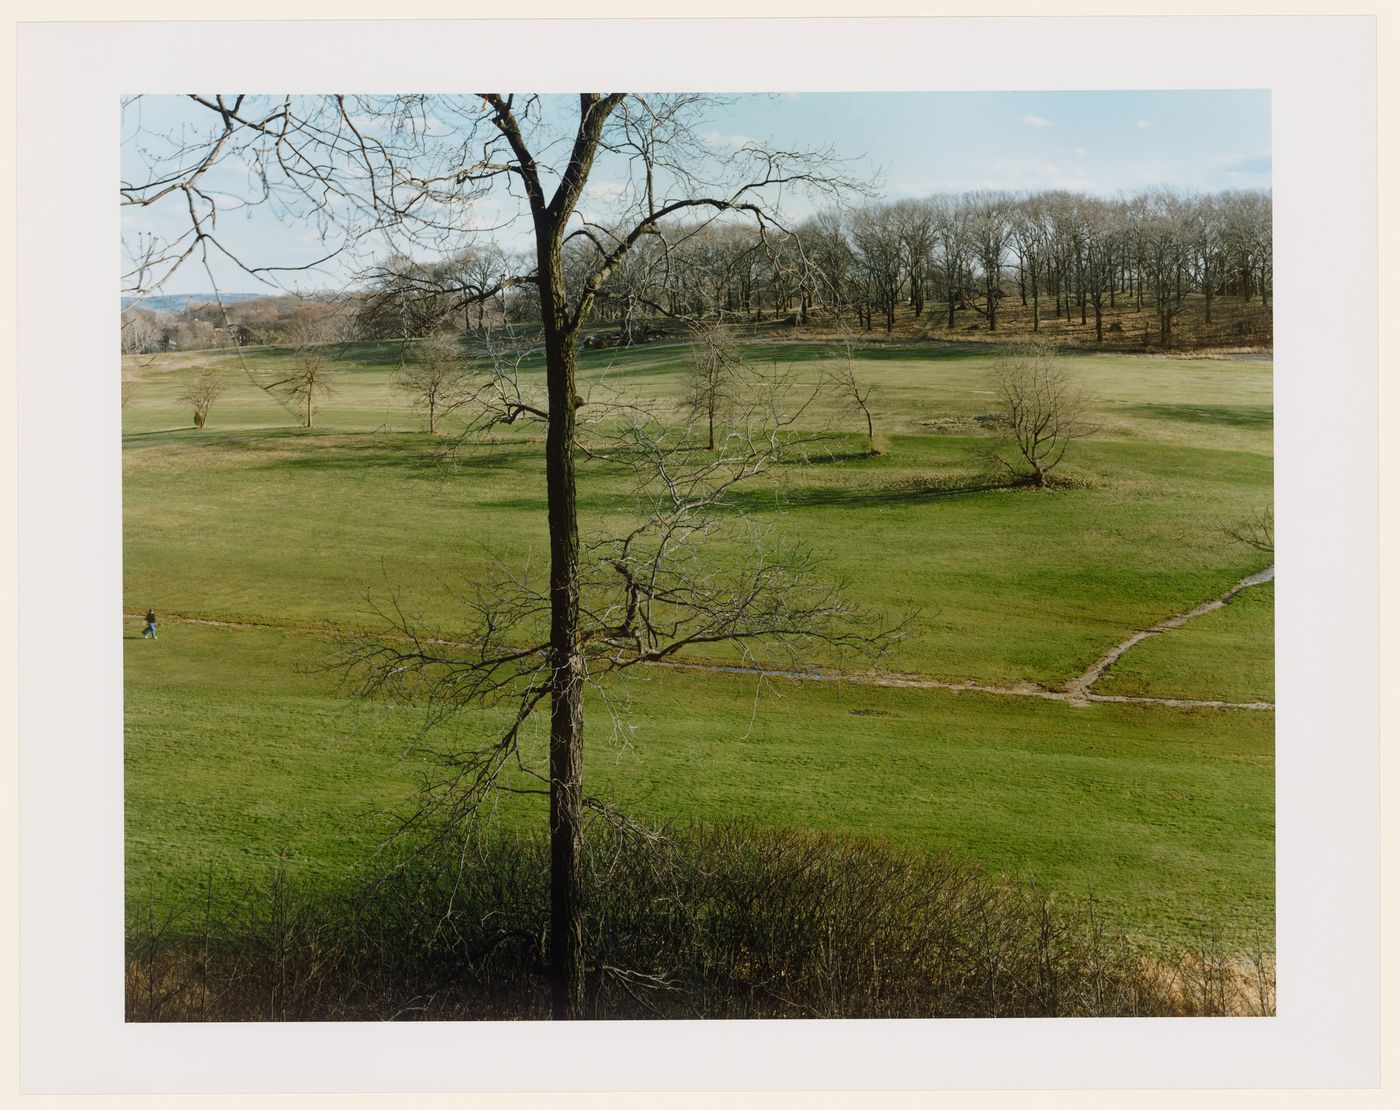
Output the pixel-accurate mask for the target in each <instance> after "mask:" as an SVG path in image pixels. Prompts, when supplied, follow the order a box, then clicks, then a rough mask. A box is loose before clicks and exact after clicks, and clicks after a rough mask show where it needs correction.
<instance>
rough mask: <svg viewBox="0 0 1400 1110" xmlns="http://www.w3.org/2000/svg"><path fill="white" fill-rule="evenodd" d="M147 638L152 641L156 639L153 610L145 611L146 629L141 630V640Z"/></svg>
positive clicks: (154, 612)
mask: <svg viewBox="0 0 1400 1110" xmlns="http://www.w3.org/2000/svg"><path fill="white" fill-rule="evenodd" d="M147 636H149V637H150V638H151V639H152V640H154V639H155V638H156V611H155V610H154V609H147V610H146V627H145V628H143V629H142V630H141V638H142V639H145V638H146V637H147Z"/></svg>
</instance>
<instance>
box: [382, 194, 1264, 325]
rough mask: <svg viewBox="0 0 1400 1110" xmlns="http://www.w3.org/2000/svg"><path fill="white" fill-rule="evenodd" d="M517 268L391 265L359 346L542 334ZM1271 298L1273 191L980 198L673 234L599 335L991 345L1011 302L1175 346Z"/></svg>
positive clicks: (691, 227)
mask: <svg viewBox="0 0 1400 1110" xmlns="http://www.w3.org/2000/svg"><path fill="white" fill-rule="evenodd" d="M601 249H602V248H601V246H600V244H598V243H597V242H594V241H591V240H589V239H588V238H586V237H580V238H578V239H575V240H571V241H570V242H569V243H567V244H566V245H565V249H564V252H563V259H562V261H563V267H564V270H565V273H566V275H567V274H570V273H574V272H577V273H579V274H582V273H585V272H587V271H588V270H589V268H590V266H592V265H594V264H595V262H596V259H597V256H598V254H599V251H600V250H601ZM520 269H521V266H520V262H519V260H518V259H515V258H513V257H511V256H510V255H509V253H508V252H506V251H503V250H501V249H499V248H497V247H491V248H488V249H485V250H482V249H475V248H474V249H471V250H468V251H464V252H462V253H461V254H459V255H456V256H453V257H451V258H448V259H445V260H441V261H438V262H433V263H422V262H415V261H413V260H412V259H409V258H407V257H402V256H401V257H397V258H393V259H389V260H388V261H387V262H386V263H385V264H383V265H382V266H380V267H378V268H377V269H376V270H375V271H374V272H373V273H372V274H371V275H370V276H369V279H368V281H367V283H366V286H365V288H364V290H363V291H362V292H361V293H360V294H359V295H358V298H357V307H356V311H355V323H356V330H357V333H358V334H359V335H360V336H361V337H362V338H365V339H391V338H412V337H417V336H422V335H429V334H434V333H439V332H443V331H452V330H465V331H483V330H485V329H487V328H488V327H490V326H494V325H496V324H499V323H529V322H535V321H538V320H539V302H538V296H537V295H536V294H535V291H534V287H532V286H528V285H527V286H519V287H500V288H499V289H498V291H497V292H496V293H495V294H494V295H492V296H483V293H484V292H485V291H487V290H490V289H492V288H493V287H497V286H499V285H500V282H501V280H502V278H504V277H505V276H506V275H507V274H511V273H517V272H519V271H520ZM1272 286H1273V232H1272V200H1271V197H1270V195H1269V194H1268V193H1267V192H1261V191H1250V192H1223V193H1214V194H1183V193H1178V192H1174V191H1172V190H1169V189H1154V190H1150V191H1146V192H1143V193H1139V194H1137V195H1134V196H1128V197H1119V198H1116V199H1105V198H1101V197H1096V196H1091V195H1087V194H1082V193H1072V192H1066V191H1063V190H1057V191H1052V192H1034V193H1006V192H987V191H979V192H971V193H963V194H960V195H940V196H934V197H929V198H927V199H922V200H900V201H883V202H876V203H870V204H866V205H863V206H857V207H850V208H845V209H829V210H827V211H823V212H820V213H819V214H817V215H815V216H812V217H811V218H809V219H807V220H805V221H804V222H802V223H800V224H797V225H795V226H793V227H792V228H790V229H779V228H776V227H774V226H771V225H770V226H763V225H759V226H755V225H753V224H752V223H738V222H732V221H722V220H713V219H711V220H706V221H704V222H699V223H689V224H687V223H671V224H667V225H665V226H663V227H661V228H658V230H657V231H656V233H655V234H652V235H649V236H647V237H645V238H643V239H641V240H639V241H638V242H636V243H634V244H633V245H632V246H631V248H630V250H629V251H628V253H627V254H626V256H625V257H624V259H623V260H622V262H621V263H620V264H619V265H617V266H616V267H615V268H614V270H613V271H612V272H611V273H610V274H609V276H608V278H607V280H606V281H605V282H604V283H603V284H602V285H601V287H600V288H599V290H598V295H597V305H596V308H595V310H594V314H593V317H594V319H595V320H603V321H612V322H614V323H615V324H616V325H617V337H616V341H617V342H619V343H621V344H624V345H625V344H630V343H632V342H635V341H637V340H638V339H639V338H644V337H645V335H646V333H647V331H648V329H649V328H652V327H653V326H654V322H655V321H657V320H662V319H667V318H680V319H702V320H703V319H726V320H730V321H735V322H751V323H761V322H764V321H773V320H780V321H786V322H788V323H792V324H800V325H806V324H815V325H820V324H822V323H824V322H828V323H829V322H841V323H843V324H846V325H848V326H851V327H853V328H855V329H857V330H863V331H866V332H875V331H883V332H885V333H889V332H892V331H893V330H894V328H895V326H896V321H897V319H898V318H899V316H900V315H901V314H905V315H907V316H910V317H912V318H914V319H915V320H920V321H923V322H924V323H925V324H926V326H935V325H937V324H942V325H944V326H946V328H948V329H950V330H951V329H954V328H956V327H958V326H959V325H960V323H965V322H971V323H975V324H976V325H977V326H978V327H985V329H986V330H987V331H989V332H994V331H996V330H997V326H998V323H999V321H1000V319H1001V316H1002V305H1003V302H1005V301H1007V300H1008V298H1010V299H1014V301H1016V302H1018V303H1019V304H1020V305H1021V306H1023V307H1024V308H1025V309H1026V310H1028V312H1029V315H1030V330H1031V331H1032V332H1033V333H1038V332H1039V331H1040V330H1041V324H1042V322H1043V321H1045V320H1048V319H1052V318H1053V319H1063V320H1071V319H1074V318H1077V320H1078V323H1080V324H1081V325H1085V326H1087V325H1088V324H1089V323H1090V322H1092V324H1093V328H1094V336H1095V339H1096V340H1097V341H1099V342H1102V341H1103V338H1104V331H1105V328H1106V327H1112V324H1111V322H1109V321H1108V320H1107V319H1106V317H1107V315H1108V313H1109V312H1110V311H1111V310H1113V309H1115V308H1119V307H1122V306H1131V307H1132V308H1134V309H1136V310H1138V311H1145V312H1147V313H1149V314H1150V316H1151V317H1152V319H1153V321H1154V328H1153V333H1154V334H1153V335H1152V337H1151V338H1152V339H1153V340H1154V341H1155V342H1156V343H1159V344H1161V345H1164V346H1165V345H1170V344H1172V343H1173V342H1174V340H1175V338H1176V336H1175V330H1174V329H1175V325H1176V322H1177V320H1178V317H1179V316H1180V314H1181V312H1182V309H1183V306H1184V305H1185V304H1186V301H1187V298H1188V297H1191V296H1196V297H1197V298H1199V299H1200V300H1201V301H1203V302H1204V303H1203V308H1204V322H1205V323H1206V324H1211V323H1213V322H1214V316H1215V313H1216V305H1217V302H1218V301H1219V299H1220V298H1225V297H1229V298H1236V299H1238V300H1240V301H1243V302H1250V301H1253V300H1255V299H1256V298H1257V299H1258V302H1259V304H1260V306H1261V307H1262V309H1263V310H1264V311H1266V312H1267V310H1268V306H1269V296H1270V293H1271V291H1272Z"/></svg>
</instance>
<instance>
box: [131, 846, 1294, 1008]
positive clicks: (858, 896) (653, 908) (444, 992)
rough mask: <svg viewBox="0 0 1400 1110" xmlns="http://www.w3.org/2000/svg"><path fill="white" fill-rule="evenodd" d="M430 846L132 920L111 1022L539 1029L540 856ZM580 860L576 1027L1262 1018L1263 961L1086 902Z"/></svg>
mask: <svg viewBox="0 0 1400 1110" xmlns="http://www.w3.org/2000/svg"><path fill="white" fill-rule="evenodd" d="M440 850H441V851H442V852H443V854H442V855H441V856H439V857H436V858H434V857H429V856H422V855H420V856H412V857H408V858H406V859H404V860H403V861H402V862H401V864H400V866H398V867H396V868H394V869H393V870H392V871H391V872H390V873H389V874H388V875H387V876H386V877H385V878H383V879H381V880H379V881H378V882H376V883H374V884H372V885H368V886H366V887H364V888H361V889H359V890H356V891H354V892H353V893H348V894H346V893H341V894H316V893H314V892H311V891H297V890H295V889H293V887H292V885H291V884H290V883H289V882H288V881H287V879H286V877H285V876H284V875H281V874H274V875H273V876H272V877H271V879H270V880H269V881H268V882H267V883H266V884H265V885H264V886H263V887H261V888H260V889H258V890H256V891H250V892H248V893H247V895H246V897H245V898H244V899H243V900H242V902H241V903H240V904H239V905H238V906H236V907H235V908H234V909H232V910H230V911H228V912H226V913H224V914H223V915H221V916H218V917H214V916H212V915H210V914H209V913H208V912H207V910H203V911H201V910H195V911H194V912H192V914H191V915H190V917H191V918H192V919H187V920H179V919H170V918H167V919H164V920H157V919H155V918H153V917H152V916H151V915H149V914H146V915H144V916H142V917H141V918H140V919H139V920H137V921H134V922H133V923H132V926H131V930H130V934H129V936H128V944H127V1017H128V1020H133V1021H200V1020H221V1021H229V1020H233V1021H237V1020H275V1021H282V1020H366V1019H370V1020H373V1019H411V1018H418V1019H440V1020H452V1019H457V1020H460V1019H508V1018H546V1017H548V1016H549V1013H550V994H549V988H548V984H547V981H546V979H545V977H544V973H543V972H544V969H543V949H544V938H545V935H546V932H547V927H548V922H547V919H546V916H547V915H546V910H545V907H546V906H547V905H548V889H547V879H548V873H549V870H548V847H547V844H546V842H545V841H544V840H543V839H542V838H532V839H523V840H517V839H508V838H504V837H502V838H497V839H494V840H491V841H489V842H486V841H483V842H475V843H472V844H469V845H465V846H464V845H460V844H459V845H456V846H455V847H453V848H451V849H450V850H448V849H447V848H446V847H445V846H443V847H442V848H441V849H440ZM584 864H585V867H584V907H585V908H584V914H583V926H584V964H585V969H586V979H585V1000H584V1005H585V1016H588V1017H592V1018H653V1017H654V1018H700V1017H704V1018H796V1017H822V1018H854V1017H998V1016H1007V1017H1010V1016H1016V1017H1036V1016H1043V1017H1049V1016H1073V1015H1084V1016H1087V1015H1120V1016H1121V1015H1148V1014H1152V1015H1169V1014H1228V1013H1269V1012H1272V1007H1273V994H1272V990H1273V973H1272V965H1271V963H1269V962H1267V961H1265V960H1264V959H1263V958H1262V957H1261V958H1256V959H1253V960H1245V959H1241V958H1239V957H1232V958H1225V957H1223V956H1221V955H1219V954H1218V953H1212V952H1208V951H1205V950H1202V951H1200V952H1197V953H1188V954H1177V955H1173V956H1170V957H1169V956H1165V955H1163V954H1161V953H1155V954H1152V955H1150V956H1149V955H1148V954H1146V953H1144V952H1142V951H1140V950H1138V949H1136V948H1134V947H1133V946H1131V945H1130V944H1128V943H1127V942H1125V941H1123V940H1121V939H1119V938H1114V937H1110V936H1109V935H1108V934H1107V933H1106V932H1105V931H1104V929H1103V928H1102V925H1101V923H1100V922H1099V921H1098V919H1097V918H1096V917H1095V915H1094V912H1093V907H1092V906H1081V905H1068V904H1065V903H1064V902H1062V901H1060V900H1058V899H1056V898H1055V897H1054V896H1052V895H1049V894H1047V893H1045V892H1043V891H1040V890H1038V889H1036V888H1035V887H1034V886H1030V885H1016V884H1007V883H997V882H993V881H991V880H989V879H988V878H987V877H986V876H984V875H982V874H981V873H979V872H978V871H977V870H976V869H974V868H971V867H968V866H965V865H962V864H959V863H956V862H952V861H949V860H947V859H943V858H929V857H924V856H920V855H914V854H911V853H907V852H901V851H896V850H894V849H891V848H888V847H884V846H881V845H878V844H871V843H867V842H864V841H858V840H853V839H846V838H840V837H834V836H819V835H813V834H807V833H801V832H790V831H789V832H774V831H756V830H752V829H746V828H738V827H732V826H725V827H717V828H701V829H696V830H692V831H689V832H686V833H683V834H675V835H671V836H666V837H663V836H660V835H656V834H642V833H637V832H635V831H634V832H631V833H627V834H624V833H621V832H618V831H616V830H613V829H611V827H607V828H606V829H604V828H600V829H598V830H597V831H595V832H594V833H593V834H592V835H590V837H589V838H587V840H586V850H585V859H584ZM202 904H206V905H207V903H202Z"/></svg>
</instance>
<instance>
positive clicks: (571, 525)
mask: <svg viewBox="0 0 1400 1110" xmlns="http://www.w3.org/2000/svg"><path fill="white" fill-rule="evenodd" d="M540 238H541V240H542V246H541V250H540V252H539V262H540V270H539V273H540V302H541V308H542V310H543V313H542V314H543V317H544V336H545V364H546V367H547V377H548V391H549V430H548V434H547V436H546V439H545V482H546V486H547V488H548V498H549V506H548V510H549V557H550V562H549V594H550V632H549V653H550V688H549V696H550V715H549V855H550V881H549V960H550V966H549V975H550V994H551V997H552V1000H553V1012H554V1018H555V1019H556V1020H566V1019H570V1018H578V1017H582V1016H583V921H582V913H581V908H582V907H581V905H580V899H581V894H582V876H581V872H582V860H583V680H584V660H583V653H582V651H581V650H580V646H579V582H578V572H579V546H578V507H577V497H576V491H575V476H574V435H575V432H574V427H575V415H576V411H577V405H578V398H577V392H576V389H575V381H574V378H575V345H574V344H575V335H574V332H573V330H572V329H571V328H570V327H569V324H568V313H567V309H566V307H565V303H564V290H563V286H564V282H563V271H562V267H561V265H560V262H559V252H558V251H557V250H556V251H552V252H546V250H545V249H544V247H543V242H544V241H547V240H552V239H553V238H555V236H553V235H549V234H545V235H541V237H540Z"/></svg>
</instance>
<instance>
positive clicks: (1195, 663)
mask: <svg viewBox="0 0 1400 1110" xmlns="http://www.w3.org/2000/svg"><path fill="white" fill-rule="evenodd" d="M1273 631H1274V584H1273V583H1272V582H1265V583H1264V584H1263V585H1260V586H1252V587H1250V588H1249V589H1247V590H1245V591H1244V592H1243V593H1240V594H1238V595H1237V596H1236V597H1235V598H1234V600H1232V601H1231V602H1230V603H1229V604H1228V605H1226V606H1225V608H1223V609H1218V610H1216V611H1215V612H1213V613H1207V614H1206V615H1205V616H1203V617H1198V618H1197V619H1196V620H1193V621H1191V622H1190V623H1189V624H1186V625H1183V626H1182V627H1180V628H1173V629H1170V630H1169V631H1167V632H1164V633H1162V634H1160V635H1158V636H1153V637H1151V638H1150V639H1148V640H1146V641H1144V642H1143V643H1142V644H1140V645H1138V646H1137V647H1135V648H1134V649H1133V650H1132V651H1130V652H1128V653H1127V654H1126V655H1125V656H1123V658H1122V659H1121V660H1119V661H1118V662H1117V663H1115V664H1114V665H1113V666H1112V667H1111V668H1110V669H1109V671H1108V672H1107V673H1106V674H1105V675H1104V676H1103V678H1101V679H1100V680H1099V682H1098V683H1097V684H1096V685H1095V687H1094V691H1095V692H1096V693H1100V694H1128V695H1132V696H1138V697H1143V696H1145V697H1158V698H1181V697H1194V698H1199V697H1200V696H1201V694H1200V691H1202V690H1213V691H1214V694H1213V695H1211V696H1212V697H1214V698H1217V699H1219V700H1221V701H1233V702H1250V701H1273V700H1274V653H1273Z"/></svg>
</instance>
